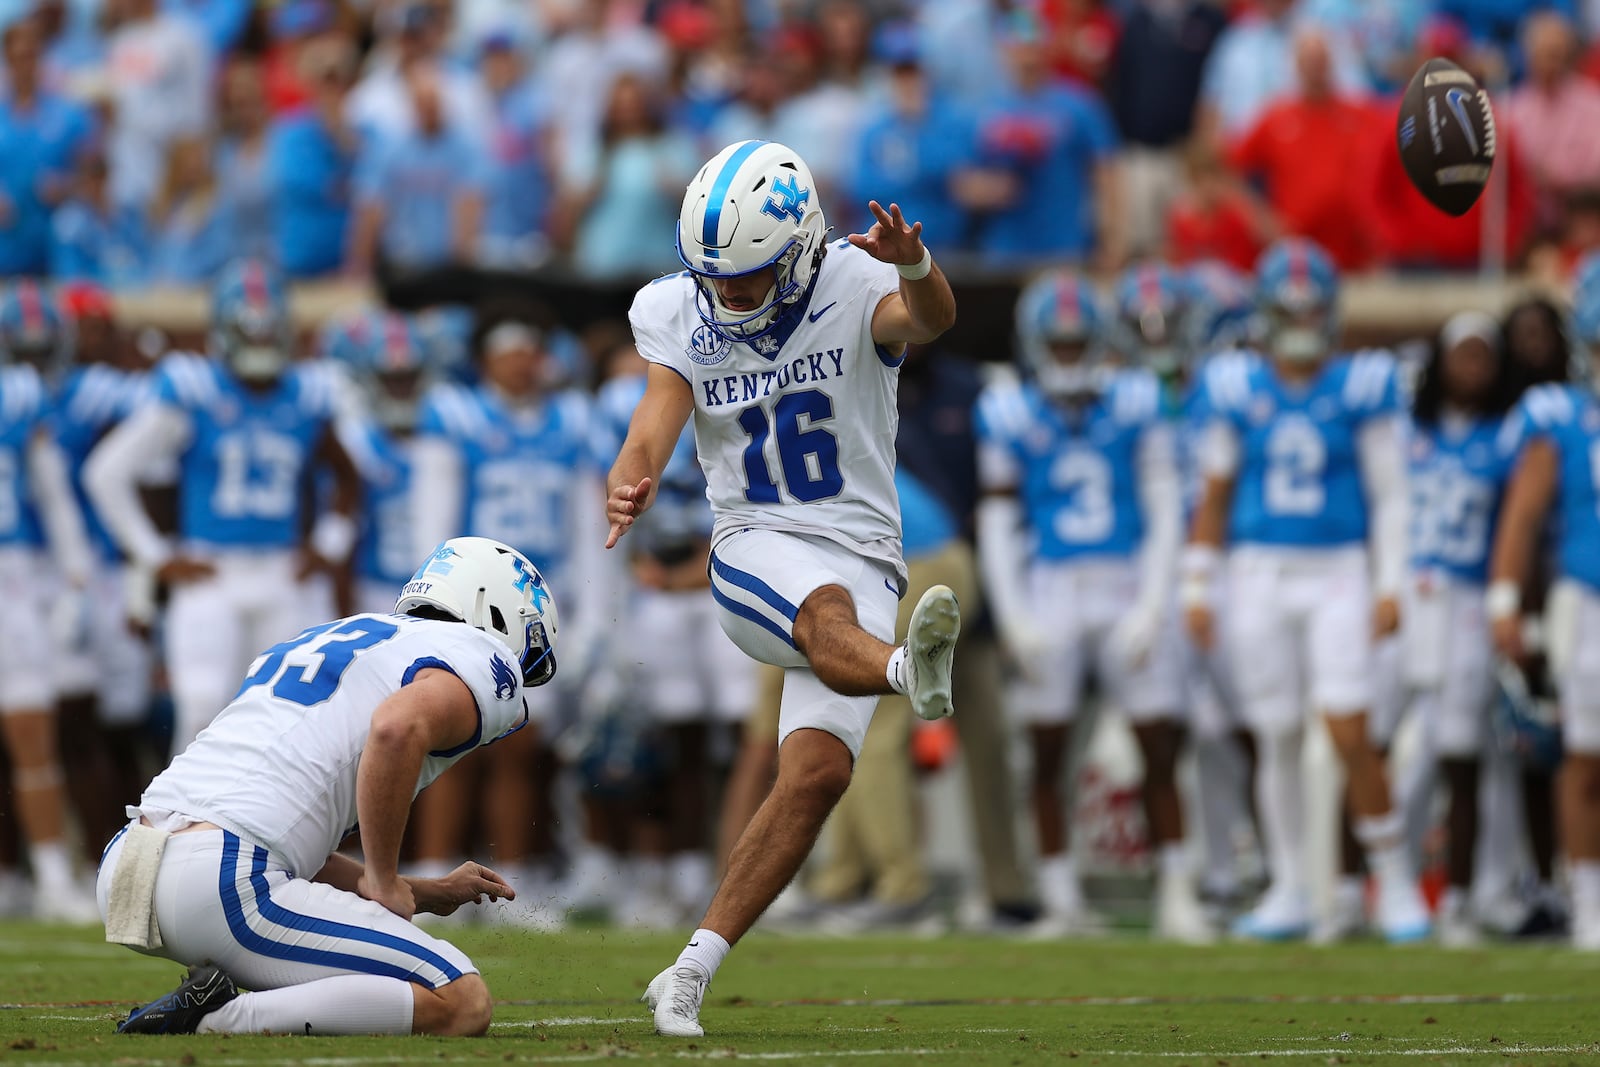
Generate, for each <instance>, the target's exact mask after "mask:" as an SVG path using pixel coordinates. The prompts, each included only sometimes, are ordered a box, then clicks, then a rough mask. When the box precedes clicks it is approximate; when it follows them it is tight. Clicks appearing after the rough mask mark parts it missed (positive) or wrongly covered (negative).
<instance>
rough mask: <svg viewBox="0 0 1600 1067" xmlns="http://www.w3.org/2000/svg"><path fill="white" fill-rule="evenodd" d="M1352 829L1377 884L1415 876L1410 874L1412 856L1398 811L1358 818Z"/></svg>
mask: <svg viewBox="0 0 1600 1067" xmlns="http://www.w3.org/2000/svg"><path fill="white" fill-rule="evenodd" d="M1354 829H1355V835H1356V840H1357V841H1359V842H1361V845H1362V847H1363V848H1364V849H1365V850H1366V853H1367V866H1368V867H1370V868H1371V869H1372V873H1373V875H1375V876H1376V877H1377V879H1378V885H1379V886H1380V887H1381V886H1386V885H1400V884H1404V883H1408V882H1412V881H1414V880H1415V879H1414V878H1413V877H1412V874H1411V858H1410V856H1408V855H1407V854H1406V839H1405V835H1404V832H1403V830H1404V824H1403V823H1402V821H1401V818H1400V813H1399V812H1397V811H1391V812H1389V813H1387V814H1385V815H1375V816H1370V817H1368V818H1364V819H1357V820H1356V822H1355V827H1354Z"/></svg>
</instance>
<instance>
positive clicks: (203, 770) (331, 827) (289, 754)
mask: <svg viewBox="0 0 1600 1067" xmlns="http://www.w3.org/2000/svg"><path fill="white" fill-rule="evenodd" d="M430 668H437V669H439V670H445V671H449V672H450V673H451V674H454V675H455V676H456V677H458V678H460V679H461V680H462V681H463V682H465V683H466V685H467V688H469V689H471V690H472V695H473V698H474V699H475V700H476V701H477V705H478V729H477V732H476V733H475V734H474V735H473V736H472V737H470V738H468V739H467V740H466V741H465V742H463V743H462V744H460V745H458V746H457V747H455V748H452V749H448V750H445V751H439V752H430V753H429V754H428V756H427V758H426V759H424V760H423V763H422V773H421V774H420V775H419V776H418V778H417V784H416V788H415V789H414V790H413V791H412V796H415V795H416V794H417V793H420V792H421V791H422V790H423V789H424V788H426V787H427V786H428V785H429V784H430V783H431V782H432V781H433V780H434V779H435V778H437V777H439V775H441V774H443V773H444V771H445V770H446V769H448V768H449V767H450V765H451V764H453V763H455V762H456V761H457V760H459V759H460V758H461V757H462V756H464V755H466V754H467V753H468V752H470V751H472V750H473V749H475V748H478V747H480V746H481V745H485V744H488V743H490V742H492V741H495V740H498V739H499V738H501V737H503V736H505V734H507V733H508V732H510V731H512V730H515V729H518V728H519V727H520V726H522V725H523V724H524V723H526V722H527V721H528V709H527V706H526V705H525V704H524V702H523V696H522V675H521V673H520V672H519V671H518V670H517V669H516V666H515V664H514V663H513V662H512V660H511V655H510V653H509V652H508V651H507V650H506V648H505V646H503V645H501V644H500V642H499V641H497V640H495V639H494V638H492V637H490V636H489V635H488V634H486V633H484V632H483V631H481V630H475V629H473V628H472V627H470V626H467V625H466V624H465V623H458V622H439V621H435V620H430V619H414V618H410V617H407V616H401V615H353V616H351V617H350V618H347V619H339V620H336V621H334V622H330V623H325V624H324V625H322V626H315V627H312V628H311V629H309V630H306V631H305V632H303V633H301V634H300V635H299V636H297V637H294V638H292V639H290V640H288V641H285V642H283V643H282V644H279V645H275V646H273V647H272V648H270V649H268V650H267V651H265V652H263V653H262V654H261V655H260V656H258V657H257V658H256V660H255V662H254V663H252V664H251V665H250V671H249V674H248V675H247V676H246V677H245V680H244V684H243V685H242V686H241V687H240V689H239V692H238V693H237V695H235V696H234V698H233V700H232V702H230V703H229V704H228V706H227V707H226V708H224V709H223V710H222V713H221V714H220V715H218V716H217V717H216V718H215V719H214V720H212V722H211V725H209V726H207V727H206V728H205V730H203V731H202V732H201V733H200V736H199V737H197V738H196V739H195V740H194V742H193V743H192V744H190V745H189V747H188V748H186V749H184V751H183V752H182V753H181V754H179V755H178V757H177V758H176V759H174V760H173V761H172V763H171V765H170V766H168V767H167V769H166V770H164V771H162V772H161V774H159V775H157V777H156V779H155V781H153V782H151V783H150V785H149V786H148V787H147V788H146V789H145V791H144V796H143V797H141V798H140V801H139V805H138V807H130V808H129V809H128V815H129V816H130V817H136V816H138V815H139V814H141V813H142V814H145V815H147V816H151V821H152V822H157V821H158V820H159V819H160V818H161V817H162V816H164V815H165V814H166V813H168V812H172V813H176V814H178V815H183V816H187V817H189V818H191V819H194V820H196V821H199V822H212V823H216V824H217V825H218V826H221V827H223V828H224V829H227V830H231V831H233V832H234V833H236V834H239V835H240V836H242V837H245V838H247V839H249V840H251V841H254V842H255V843H257V844H259V845H262V846H264V847H265V848H266V849H267V850H268V851H269V852H271V853H272V854H273V855H274V856H275V857H276V858H277V859H279V860H281V861H282V862H283V863H284V865H285V866H286V867H288V869H289V870H290V871H292V872H294V873H295V874H297V875H299V876H300V877H303V878H310V877H311V876H312V875H314V874H316V873H317V871H319V870H320V869H321V868H322V865H323V863H325V862H326V861H327V858H328V856H329V855H330V854H331V853H332V852H333V851H334V850H335V849H336V848H338V847H339V843H340V842H341V841H343V840H344V838H345V835H347V834H348V833H350V832H351V831H352V830H354V829H355V828H356V819H357V812H356V775H357V773H358V770H359V768H360V765H361V758H362V753H363V750H364V749H365V747H366V742H367V733H368V730H369V729H370V727H371V725H372V715H373V712H374V711H376V710H377V707H378V705H379V704H381V703H383V701H384V700H385V699H387V698H388V697H389V696H391V695H392V694H394V693H395V692H396V691H397V690H398V689H400V687H401V686H403V685H406V684H408V683H409V682H410V681H411V680H412V679H413V678H415V677H416V675H417V674H418V673H419V672H421V671H423V670H427V669H430Z"/></svg>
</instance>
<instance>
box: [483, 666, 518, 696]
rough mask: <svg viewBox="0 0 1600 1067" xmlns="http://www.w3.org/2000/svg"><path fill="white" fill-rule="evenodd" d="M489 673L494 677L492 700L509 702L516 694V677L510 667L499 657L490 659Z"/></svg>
mask: <svg viewBox="0 0 1600 1067" xmlns="http://www.w3.org/2000/svg"><path fill="white" fill-rule="evenodd" d="M489 673H490V674H491V675H492V676H493V677H494V698H495V699H496V700H510V699H511V698H512V697H513V696H514V695H515V694H516V692H517V676H516V675H515V674H513V673H512V672H511V665H510V664H508V663H507V662H506V661H505V660H503V659H501V658H500V657H499V656H494V657H491V658H490V660H489Z"/></svg>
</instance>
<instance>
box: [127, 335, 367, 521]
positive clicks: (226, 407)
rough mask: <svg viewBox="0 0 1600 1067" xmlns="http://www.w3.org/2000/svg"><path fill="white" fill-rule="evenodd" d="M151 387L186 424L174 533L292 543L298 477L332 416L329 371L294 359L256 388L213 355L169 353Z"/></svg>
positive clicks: (300, 508)
mask: <svg viewBox="0 0 1600 1067" xmlns="http://www.w3.org/2000/svg"><path fill="white" fill-rule="evenodd" d="M153 386H154V395H155V401H156V403H158V404H165V405H167V406H169V407H172V408H176V409H177V410H179V411H180V412H182V413H183V414H184V415H185V416H186V417H187V418H188V420H189V427H190V433H189V443H188V445H187V446H186V447H185V448H184V450H183V453H182V455H181V456H180V458H179V463H180V468H179V470H180V473H179V478H180V480H179V486H180V491H179V495H180V501H179V508H178V529H179V532H180V534H181V535H182V537H183V538H184V539H185V540H187V541H196V542H201V543H204V544H211V545H224V546H232V547H240V548H290V547H293V546H294V545H296V544H298V543H299V541H300V539H301V530H302V529H303V528H304V525H305V524H304V518H305V516H304V511H305V504H304V501H305V496H306V494H305V492H304V488H305V476H306V473H307V470H308V469H309V468H310V466H311V463H312V459H313V455H314V453H315V451H316V449H317V447H318V444H319V442H320V441H321V439H322V437H323V434H324V433H326V432H327V431H328V429H329V425H330V423H331V422H332V419H333V415H334V406H335V385H334V379H333V376H332V375H331V374H330V373H328V369H327V368H326V367H325V366H323V365H320V364H315V363H301V364H295V365H294V366H292V367H290V368H289V370H288V372H287V373H285V374H284V376H283V378H282V379H281V380H280V381H279V382H278V383H277V384H276V385H274V386H273V387H271V388H270V389H266V390H262V391H259V392H258V391H256V390H252V389H248V388H246V387H245V386H244V385H242V384H241V383H240V382H239V381H238V380H237V379H236V378H235V377H234V376H233V375H232V374H231V373H230V372H229V371H228V370H227V368H226V367H224V366H223V365H222V364H221V363H220V362H218V361H216V360H213V359H208V358H206V357H204V356H198V355H192V354H188V353H174V354H173V355H170V356H168V357H166V358H165V359H163V360H162V361H161V363H160V364H159V365H158V366H157V367H156V370H155V380H154V383H153Z"/></svg>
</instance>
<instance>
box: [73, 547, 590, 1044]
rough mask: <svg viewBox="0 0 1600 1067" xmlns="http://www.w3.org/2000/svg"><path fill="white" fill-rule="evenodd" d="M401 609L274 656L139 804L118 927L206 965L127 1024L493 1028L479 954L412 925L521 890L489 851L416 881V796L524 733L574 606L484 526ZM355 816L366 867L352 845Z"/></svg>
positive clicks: (412, 590)
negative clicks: (408, 840)
mask: <svg viewBox="0 0 1600 1067" xmlns="http://www.w3.org/2000/svg"><path fill="white" fill-rule="evenodd" d="M394 611H395V614H393V615H376V614H367V615H353V616H351V617H349V618H346V619H338V620H335V621H333V622H329V623H324V624H323V625H321V626H313V627H312V628H310V629H308V630H306V631H304V632H303V633H301V634H299V635H298V636H296V637H293V638H290V639H289V640H287V641H284V642H282V643H281V644H278V645H274V646H273V647H272V648H269V649H267V650H266V651H265V652H263V653H262V654H261V655H260V656H258V657H256V660H255V662H254V663H253V664H251V666H250V671H249V673H248V674H247V675H246V677H245V679H244V684H243V686H242V687H241V688H240V689H239V693H238V695H237V696H235V697H234V698H233V700H232V702H230V703H229V704H228V706H227V707H226V708H224V709H223V710H222V711H221V713H220V714H218V715H217V717H216V719H215V720H214V721H213V722H212V724H211V726H210V727H209V728H208V729H207V730H206V731H205V732H204V733H203V734H202V735H201V736H200V737H199V738H198V739H197V740H196V741H195V743H194V744H192V745H190V746H189V747H188V748H187V749H185V750H184V751H183V752H182V753H181V754H180V755H179V756H178V757H177V758H176V759H175V760H173V762H172V765H171V766H170V767H168V768H167V769H166V770H165V771H163V772H162V773H161V774H160V775H158V776H157V777H156V779H155V781H153V782H151V783H150V785H149V786H148V787H147V788H146V789H145V791H144V795H143V796H142V797H141V798H140V800H139V803H138V804H137V805H133V806H130V807H129V808H128V816H129V818H130V819H131V820H132V821H130V822H129V823H128V825H127V827H125V828H124V829H123V830H122V831H119V832H118V834H117V836H116V837H115V838H113V839H112V842H111V844H110V845H109V846H108V847H107V849H106V855H105V859H104V861H103V863H102V865H101V868H100V879H99V884H98V887H97V888H98V894H99V903H100V913H101V915H102V916H103V917H104V918H105V920H106V939H107V940H108V941H113V942H116V943H120V944H126V945H129V946H131V947H133V948H135V949H137V950H139V951H142V952H145V953H147V954H151V955H157V956H162V957H165V958H166V959H170V960H174V961H176V962H178V963H182V964H186V965H188V966H189V967H190V968H191V971H190V973H189V977H188V978H187V979H186V980H185V981H184V982H183V984H182V985H180V986H179V987H178V989H177V990H176V991H175V992H174V993H171V994H169V995H167V996H165V997H162V998H161V999H160V1000H156V1001H154V1002H152V1003H150V1004H148V1005H146V1006H144V1007H143V1008H140V1009H138V1010H136V1011H134V1012H133V1013H132V1014H131V1015H129V1016H128V1018H127V1020H126V1021H124V1022H123V1023H122V1025H121V1026H119V1027H118V1030H119V1031H120V1032H121V1033H137V1034H152V1033H195V1032H202V1033H246V1034H249V1033H263V1032H266V1033H275V1034H408V1033H417V1034H440V1035H473V1034H482V1033H483V1032H484V1031H486V1030H487V1029H488V1028H489V1016H490V1013H491V1010H492V1008H491V1001H490V999H489V989H488V987H487V986H486V985H485V984H484V982H483V979H482V978H481V977H480V976H479V975H478V973H477V969H476V968H475V967H474V966H473V965H472V961H470V960H469V959H467V957H466V956H465V955H464V954H462V952H461V951H460V950H459V949H457V948H455V947H454V946H453V945H450V944H449V943H447V942H445V941H441V940H439V939H438V938H435V937H433V936H432V935H430V934H427V933H425V932H423V931H422V930H419V929H417V927H416V926H414V925H413V924H412V923H411V922H410V919H411V917H412V916H413V914H415V913H417V912H419V911H421V912H433V913H436V914H442V915H448V914H449V913H451V912H453V911H455V910H456V909H457V908H459V907H460V906H461V905H462V904H466V903H475V902H478V901H479V900H480V899H481V898H483V897H488V898H489V899H490V900H495V899H499V898H501V897H505V898H510V897H513V896H514V895H515V894H514V893H513V892H512V890H511V888H510V887H509V886H507V885H506V883H505V881H504V880H503V879H502V878H501V877H500V876H499V875H498V874H496V873H495V872H493V871H491V870H489V869H488V868H486V867H482V866H480V865H478V864H476V863H465V864H462V865H461V866H460V867H458V868H457V869H456V870H454V871H452V872H451V873H450V874H448V875H446V876H444V877H442V878H420V879H412V878H403V877H401V876H400V874H399V873H398V870H397V867H398V864H399V860H400V840H401V837H402V836H403V834H404V832H405V826H406V817H407V813H408V812H409V811H410V809H411V803H412V800H413V799H414V798H415V797H416V795H417V793H419V792H420V791H422V790H423V789H425V788H426V787H427V786H428V784H429V783H430V782H432V781H433V780H434V779H435V778H437V777H438V776H439V775H440V774H441V773H442V772H443V771H444V770H445V769H446V768H448V767H449V766H450V765H451V764H453V763H455V762H456V761H457V760H459V759H460V758H461V757H462V756H464V755H466V754H467V753H468V752H470V751H472V750H473V749H476V748H479V747H481V746H483V745H488V744H493V743H494V742H495V741H498V740H500V739H501V738H503V737H505V736H506V735H508V734H511V733H514V732H515V731H517V730H520V729H521V728H522V727H523V726H525V725H526V724H527V722H528V706H527V703H526V701H525V698H524V694H523V690H524V688H525V687H532V686H538V685H543V684H544V683H546V682H548V681H549V680H550V679H551V678H552V677H553V676H554V674H555V668H556V664H555V655H554V647H555V640H556V627H557V621H558V616H557V612H556V608H555V604H554V603H553V602H552V600H551V598H550V591H549V590H548V589H547V588H546V586H545V584H544V578H543V576H542V575H540V574H539V572H538V571H537V570H536V569H534V566H533V564H531V563H530V562H528V559H527V557H525V556H523V555H522V554H520V553H518V552H516V551H515V550H513V549H511V548H508V547H507V546H505V545H503V544H500V543H499V542H496V541H490V540H488V539H487V538H481V537H458V538H453V539H451V540H449V541H446V542H445V543H444V544H442V545H440V546H439V547H438V548H437V549H435V550H434V552H433V554H432V555H431V556H429V557H428V558H427V559H426V560H425V561H424V562H423V564H422V566H421V568H420V569H419V570H418V571H417V572H416V574H415V576H414V577H413V578H412V580H411V581H410V582H408V583H406V585H405V587H404V588H403V589H402V590H401V593H400V598H399V600H398V601H397V602H396V603H395V605H394ZM514 664H515V666H514ZM358 827H359V833H360V837H361V851H362V856H363V861H364V862H362V863H358V862H356V861H355V860H353V859H351V858H349V857H347V856H343V855H341V854H339V853H337V852H335V851H334V850H335V849H337V848H338V847H339V843H340V841H342V840H343V839H344V837H345V836H346V835H347V834H350V833H354V832H357V828H358ZM235 981H237V982H238V983H240V984H242V985H243V986H245V987H246V988H247V989H250V990H252V992H249V993H244V994H239V993H238V991H237V987H236V986H235V984H234V983H235Z"/></svg>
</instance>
